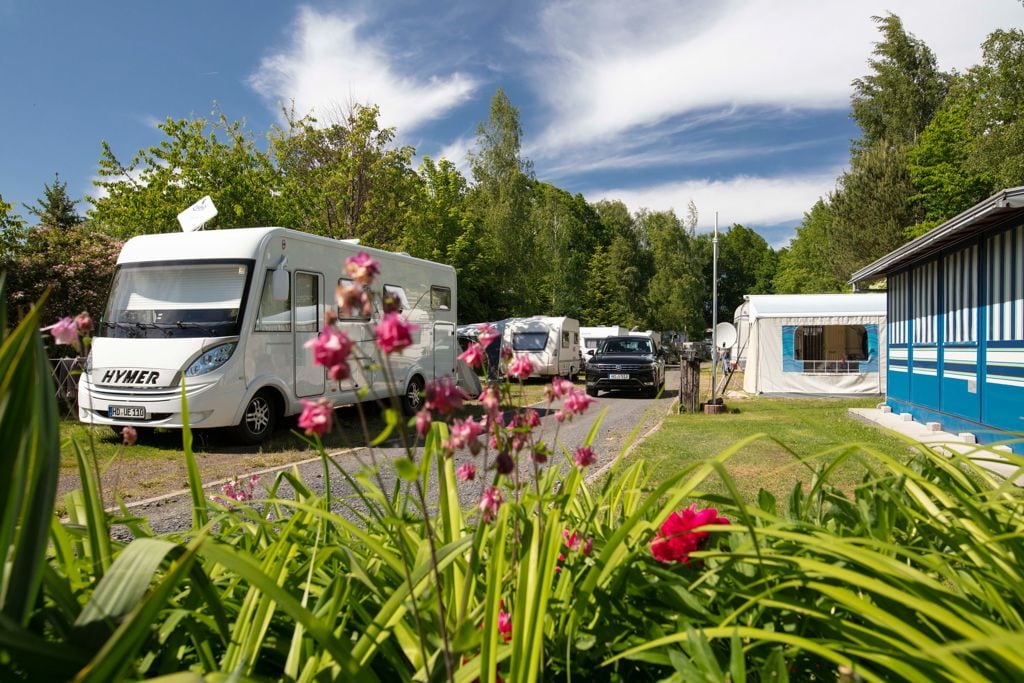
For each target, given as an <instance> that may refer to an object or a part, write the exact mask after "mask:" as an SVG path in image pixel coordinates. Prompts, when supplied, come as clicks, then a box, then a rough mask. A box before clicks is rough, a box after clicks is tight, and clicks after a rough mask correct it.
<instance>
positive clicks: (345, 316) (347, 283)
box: [338, 277, 370, 320]
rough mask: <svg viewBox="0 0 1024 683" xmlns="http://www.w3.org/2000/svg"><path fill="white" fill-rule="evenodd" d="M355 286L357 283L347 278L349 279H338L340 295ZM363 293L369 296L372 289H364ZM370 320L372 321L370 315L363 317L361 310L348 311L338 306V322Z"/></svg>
mask: <svg viewBox="0 0 1024 683" xmlns="http://www.w3.org/2000/svg"><path fill="white" fill-rule="evenodd" d="M354 284H355V283H354V282H353V281H352V280H350V279H349V278H347V277H339V278H338V292H339V293H340V292H341V290H342V289H346V288H348V287H352V286H353V285H354ZM363 291H365V292H366V293H367V294H369V293H370V288H369V287H363ZM369 319H370V316H369V315H363V314H362V311H359V310H346V309H344V308H342V307H341V306H340V305H339V306H338V320H369Z"/></svg>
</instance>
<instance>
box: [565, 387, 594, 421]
mask: <svg viewBox="0 0 1024 683" xmlns="http://www.w3.org/2000/svg"><path fill="white" fill-rule="evenodd" d="M593 402H594V399H593V398H591V397H590V395H588V394H587V392H585V391H581V390H580V389H571V390H570V391H569V395H568V396H566V397H565V401H564V402H563V403H562V408H563V409H564V410H565V411H566V412H567V413H569V414H570V415H582V414H583V411H585V410H586V409H587V408H589V407H590V404H591V403H593Z"/></svg>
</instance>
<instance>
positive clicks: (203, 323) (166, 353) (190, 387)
mask: <svg viewBox="0 0 1024 683" xmlns="http://www.w3.org/2000/svg"><path fill="white" fill-rule="evenodd" d="M360 251H365V252H367V253H368V254H369V255H370V256H372V257H373V258H374V259H376V260H377V261H378V262H379V263H380V274H379V275H378V276H377V278H376V280H375V282H374V284H373V285H372V295H373V299H374V302H375V303H374V310H373V311H372V312H371V314H370V315H368V316H365V317H340V318H339V322H338V323H337V324H338V325H339V326H340V327H341V328H342V329H343V330H344V331H345V332H346V333H347V334H348V336H349V338H350V339H352V341H353V342H354V343H355V347H354V349H353V356H358V357H361V358H363V359H366V360H364V362H363V363H359V362H358V361H357V360H356V359H355V358H353V360H352V362H351V363H350V365H351V367H352V377H351V378H350V379H347V380H344V381H342V382H340V383H339V382H335V381H332V380H330V379H329V378H328V377H327V374H326V369H325V368H323V367H322V366H318V365H314V363H313V352H312V350H311V349H307V348H304V346H303V345H304V344H305V343H306V342H307V341H309V340H311V339H314V338H316V337H317V335H318V334H319V332H320V330H321V329H322V327H323V324H324V312H325V310H327V309H330V310H333V311H335V312H338V311H337V307H336V305H335V297H334V291H335V288H336V286H337V285H339V284H343V283H347V282H349V280H348V279H347V276H346V274H345V269H344V268H345V259H346V258H347V257H349V256H354V255H356V254H357V253H358V252H360ZM385 292H386V293H387V294H389V295H390V296H391V298H393V299H395V300H397V301H398V302H399V305H400V308H401V310H400V314H401V315H402V317H403V318H406V319H407V320H409V321H410V322H412V323H414V324H415V325H417V326H418V329H417V331H415V332H414V333H413V344H412V345H411V346H409V347H408V348H406V349H405V350H404V351H403V352H402V353H401V354H392V356H391V358H390V362H389V363H388V366H387V367H386V368H383V367H381V366H379V365H377V364H374V363H372V362H367V361H371V360H374V359H376V358H377V354H376V349H375V341H374V333H373V325H374V323H375V322H376V321H378V320H379V319H380V316H381V308H380V306H381V304H380V302H381V300H382V295H383V294H384V293H385ZM455 317H456V282H455V270H454V269H453V268H452V267H451V266H446V265H441V264H438V263H433V262H431V261H424V260H422V259H417V258H413V257H411V256H408V255H405V254H395V253H391V252H387V251H381V250H377V249H370V248H366V247H359V246H357V245H355V244H354V243H349V242H339V241H337V240H332V239H327V238H324V237H318V236H315V235H309V234H306V233H301V232H296V231H294V230H287V229H284V228H244V229H235V230H217V231H211V232H188V233H168V234H161V235H145V236H141V237H135V238H133V239H131V240H129V241H128V242H127V243H126V244H125V245H124V248H123V249H122V250H121V255H120V256H119V257H118V260H117V270H116V273H115V275H114V281H113V284H112V285H111V291H110V298H109V300H108V302H107V308H106V312H105V313H104V315H103V318H102V319H101V321H100V323H99V325H98V329H97V333H96V337H95V338H94V339H93V342H92V351H91V353H90V354H89V360H88V362H87V366H86V371H85V372H83V373H82V377H81V380H80V382H79V392H78V401H79V409H78V417H79V420H80V421H82V422H86V423H89V424H106V425H111V426H113V427H115V428H117V427H119V426H124V425H133V426H135V427H181V426H182V423H183V419H182V414H181V385H182V382H183V381H184V384H185V391H186V394H187V396H188V410H189V417H188V421H189V424H190V425H191V426H192V427H196V428H208V427H234V428H235V430H236V434H237V436H238V438H239V439H240V440H242V441H245V442H247V443H256V442H259V441H260V440H262V439H263V438H264V437H266V436H267V435H268V434H270V432H271V431H272V430H273V429H274V427H275V425H276V423H277V420H278V419H279V418H282V417H285V416H288V415H294V414H296V413H298V412H300V411H301V410H302V404H301V401H300V399H317V398H320V397H325V398H327V399H328V400H329V401H330V402H331V403H332V404H334V405H336V406H339V405H345V404H350V403H355V402H358V401H368V400H373V399H375V398H382V397H387V396H390V395H393V394H397V395H399V396H401V398H402V402H403V404H404V405H405V407H406V409H407V410H414V409H416V408H417V407H418V405H419V403H420V401H421V400H422V396H421V392H422V390H423V387H424V385H425V383H426V381H427V380H430V379H434V378H436V377H440V376H442V375H449V376H453V377H454V373H455V365H456V364H455V359H456V343H455Z"/></svg>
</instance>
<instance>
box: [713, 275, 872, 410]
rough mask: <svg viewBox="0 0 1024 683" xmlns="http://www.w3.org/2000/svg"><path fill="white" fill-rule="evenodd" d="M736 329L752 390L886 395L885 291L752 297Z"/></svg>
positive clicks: (736, 353)
mask: <svg viewBox="0 0 1024 683" xmlns="http://www.w3.org/2000/svg"><path fill="white" fill-rule="evenodd" d="M735 325H736V330H737V341H736V346H735V347H734V348H733V350H732V357H733V359H735V360H737V361H738V362H739V364H740V367H742V368H744V370H745V374H744V380H743V390H744V391H746V392H748V393H752V394H819V395H831V394H881V393H884V392H885V373H886V356H885V353H886V343H885V334H886V301H885V293H879V294H778V295H754V294H752V295H748V296H745V297H744V301H743V303H742V304H741V305H740V306H739V308H737V309H736V315H735Z"/></svg>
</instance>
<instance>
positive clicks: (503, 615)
mask: <svg viewBox="0 0 1024 683" xmlns="http://www.w3.org/2000/svg"><path fill="white" fill-rule="evenodd" d="M498 633H500V634H502V636H503V637H504V639H505V642H506V643H507V642H508V641H510V640H512V615H511V614H509V613H508V612H506V611H505V610H503V609H499V610H498Z"/></svg>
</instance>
